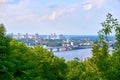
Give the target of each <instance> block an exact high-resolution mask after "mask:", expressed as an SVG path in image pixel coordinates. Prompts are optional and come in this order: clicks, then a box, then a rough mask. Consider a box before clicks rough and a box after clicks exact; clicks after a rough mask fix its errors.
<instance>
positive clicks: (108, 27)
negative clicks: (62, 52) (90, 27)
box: [0, 14, 120, 80]
mask: <svg viewBox="0 0 120 80" xmlns="http://www.w3.org/2000/svg"><path fill="white" fill-rule="evenodd" d="M101 24H102V26H103V28H102V30H100V31H99V32H98V34H99V40H98V41H96V42H95V43H94V45H93V47H92V57H91V58H88V59H87V60H84V61H79V60H78V59H77V58H76V59H75V60H71V61H67V62H66V61H65V60H64V59H63V58H58V57H56V56H54V55H53V53H51V52H49V51H47V50H45V49H43V48H42V47H40V46H35V47H33V48H28V47H27V46H26V45H25V43H23V42H18V41H17V40H15V39H12V38H10V37H9V36H7V35H6V33H5V32H6V30H5V28H4V25H3V24H0V80H119V78H120V77H119V76H120V25H119V24H118V21H117V19H114V18H113V17H112V15H111V14H108V15H107V18H106V20H105V21H104V22H103V23H101ZM113 30H115V32H116V34H115V35H116V40H117V45H116V46H115V48H114V50H113V52H112V54H111V55H110V54H109V49H108V48H109V45H108V44H107V36H108V35H109V34H110V33H111V32H112V31H113ZM83 54H84V53H83Z"/></svg>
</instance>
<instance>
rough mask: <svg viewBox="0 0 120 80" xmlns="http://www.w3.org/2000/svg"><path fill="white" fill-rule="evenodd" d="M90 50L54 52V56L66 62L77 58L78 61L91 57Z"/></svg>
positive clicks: (110, 49)
mask: <svg viewBox="0 0 120 80" xmlns="http://www.w3.org/2000/svg"><path fill="white" fill-rule="evenodd" d="M91 50H92V49H91V48H87V49H78V50H71V51H60V52H54V55H55V56H58V57H60V58H62V57H63V58H64V59H65V60H66V61H68V60H73V59H75V58H78V59H79V60H84V59H86V58H88V57H91V56H92V51H91ZM112 50H113V49H112V48H109V51H110V52H109V53H110V54H112Z"/></svg>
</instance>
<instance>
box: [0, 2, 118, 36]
mask: <svg viewBox="0 0 120 80" xmlns="http://www.w3.org/2000/svg"><path fill="white" fill-rule="evenodd" d="M119 7H120V0H65V1H64V0H0V23H3V24H4V26H5V28H6V30H7V33H14V34H17V33H21V34H25V33H29V34H35V33H38V34H51V33H56V34H69V35H97V32H98V31H99V30H100V29H101V28H102V26H101V24H100V23H101V22H103V21H105V19H106V15H107V14H108V13H111V14H112V15H113V17H114V18H117V19H118V21H120V15H119V14H120V10H119ZM119 23H120V22H119Z"/></svg>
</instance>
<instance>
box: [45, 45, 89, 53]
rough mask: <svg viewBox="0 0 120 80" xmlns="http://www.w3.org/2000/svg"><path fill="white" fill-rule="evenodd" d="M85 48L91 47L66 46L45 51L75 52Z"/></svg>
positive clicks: (48, 48) (49, 48)
mask: <svg viewBox="0 0 120 80" xmlns="http://www.w3.org/2000/svg"><path fill="white" fill-rule="evenodd" d="M86 48H91V46H77V47H73V46H67V47H63V46H60V47H46V48H45V49H47V50H48V51H51V52H59V51H70V50H76V49H86Z"/></svg>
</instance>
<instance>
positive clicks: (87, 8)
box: [83, 3, 93, 10]
mask: <svg viewBox="0 0 120 80" xmlns="http://www.w3.org/2000/svg"><path fill="white" fill-rule="evenodd" d="M92 7H93V4H90V3H89V4H85V5H83V9H84V10H90V9H92Z"/></svg>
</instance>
